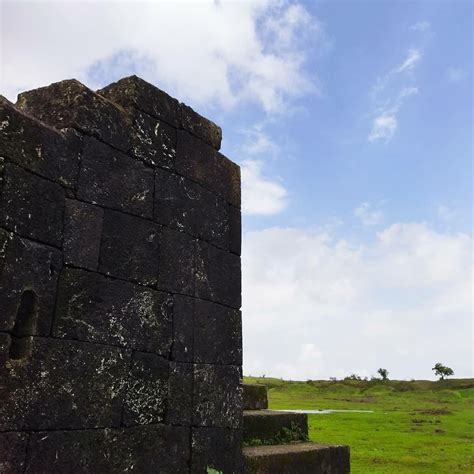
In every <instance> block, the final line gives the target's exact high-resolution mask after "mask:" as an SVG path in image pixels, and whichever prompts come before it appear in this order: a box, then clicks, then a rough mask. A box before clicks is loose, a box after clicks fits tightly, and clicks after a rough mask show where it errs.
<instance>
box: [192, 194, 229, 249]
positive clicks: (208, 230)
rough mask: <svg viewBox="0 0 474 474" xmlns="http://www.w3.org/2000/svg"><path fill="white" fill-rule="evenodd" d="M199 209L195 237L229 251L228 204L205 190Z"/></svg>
mask: <svg viewBox="0 0 474 474" xmlns="http://www.w3.org/2000/svg"><path fill="white" fill-rule="evenodd" d="M199 204H200V205H199V207H198V211H199V212H198V213H197V219H196V220H195V222H196V227H195V235H196V237H198V238H199V239H202V240H206V241H208V242H210V243H212V244H214V245H216V246H217V247H220V248H222V249H225V250H228V249H229V233H230V221H229V210H228V204H227V203H226V202H225V201H224V200H223V199H222V198H219V197H217V196H216V195H214V194H213V193H211V192H210V191H207V190H206V189H203V190H202V192H201V199H200V203H199Z"/></svg>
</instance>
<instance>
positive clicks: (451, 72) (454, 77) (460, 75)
mask: <svg viewBox="0 0 474 474" xmlns="http://www.w3.org/2000/svg"><path fill="white" fill-rule="evenodd" d="M468 75H469V74H468V72H467V71H466V70H465V69H462V68H456V67H450V68H448V69H447V71H446V77H447V78H448V81H449V82H454V83H458V82H462V81H464V80H465V79H467V77H468Z"/></svg>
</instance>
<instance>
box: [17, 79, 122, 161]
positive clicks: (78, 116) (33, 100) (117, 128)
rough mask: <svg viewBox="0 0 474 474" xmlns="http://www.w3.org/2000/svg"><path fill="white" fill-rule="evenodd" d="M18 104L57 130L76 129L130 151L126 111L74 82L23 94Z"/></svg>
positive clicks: (65, 82) (64, 82)
mask: <svg viewBox="0 0 474 474" xmlns="http://www.w3.org/2000/svg"><path fill="white" fill-rule="evenodd" d="M16 105H17V107H18V108H19V109H21V110H23V111H24V112H26V113H28V114H30V115H32V116H33V117H36V118H37V119H38V120H41V121H42V122H45V123H47V124H48V125H51V126H52V127H54V128H57V129H63V128H66V127H72V128H75V129H77V130H80V131H81V132H83V133H85V134H86V135H92V136H94V137H96V138H98V139H99V140H101V141H103V142H105V143H109V144H110V145H112V146H114V147H115V148H118V149H119V150H122V151H124V152H127V151H128V150H129V149H130V141H129V135H128V134H127V133H124V130H128V129H129V128H130V120H129V117H128V115H127V114H126V112H125V111H124V110H123V109H122V108H121V107H118V106H117V105H116V104H114V103H112V102H110V101H109V100H107V99H105V98H104V97H102V96H100V95H98V94H96V93H95V92H93V91H91V90H90V89H88V88H87V87H86V86H84V84H81V83H80V82H78V81H76V80H74V79H72V80H66V81H61V82H56V83H54V84H51V85H49V86H47V87H41V88H39V89H34V90H32V91H28V92H23V93H22V94H19V96H18V102H17V104H16Z"/></svg>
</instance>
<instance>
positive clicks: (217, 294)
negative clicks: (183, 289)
mask: <svg viewBox="0 0 474 474" xmlns="http://www.w3.org/2000/svg"><path fill="white" fill-rule="evenodd" d="M195 296H197V297H198V298H202V299H206V300H211V301H215V302H216V303H221V304H223V305H226V306H231V307H233V308H237V309H238V308H240V306H241V274H240V258H239V257H238V256H237V255H234V254H232V253H229V252H226V251H224V250H220V249H218V248H216V247H213V246H212V245H209V244H207V243H205V242H202V241H198V242H197V245H196V290H195Z"/></svg>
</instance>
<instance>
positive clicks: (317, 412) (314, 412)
mask: <svg viewBox="0 0 474 474" xmlns="http://www.w3.org/2000/svg"><path fill="white" fill-rule="evenodd" d="M272 411H279V412H289V413H305V414H307V415H330V414H331V413H374V411H373V410H272Z"/></svg>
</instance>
